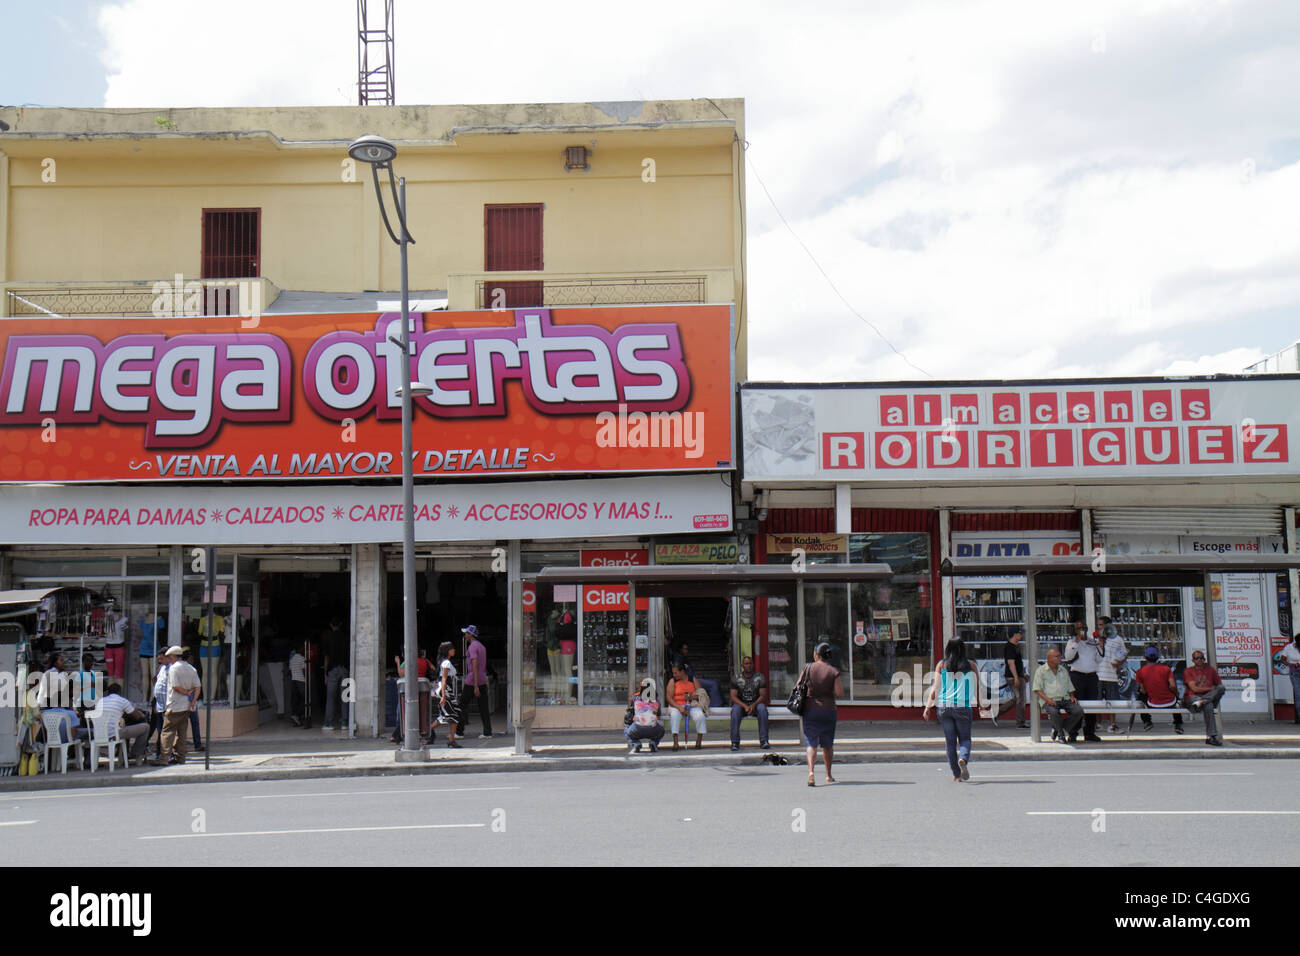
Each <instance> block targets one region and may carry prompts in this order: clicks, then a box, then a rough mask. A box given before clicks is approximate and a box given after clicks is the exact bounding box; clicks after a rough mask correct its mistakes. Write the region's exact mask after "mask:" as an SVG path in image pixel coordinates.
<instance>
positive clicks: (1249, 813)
mask: <svg viewBox="0 0 1300 956" xmlns="http://www.w3.org/2000/svg"><path fill="white" fill-rule="evenodd" d="M1103 812H1104V813H1105V814H1106V816H1108V817H1200V816H1205V817H1215V816H1234V817H1295V816H1300V810H1103ZM1096 814H1097V811H1096V810H1026V811H1025V815H1026V816H1030V817H1091V816H1096Z"/></svg>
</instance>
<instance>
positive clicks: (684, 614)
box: [664, 597, 731, 701]
mask: <svg viewBox="0 0 1300 956" xmlns="http://www.w3.org/2000/svg"><path fill="white" fill-rule="evenodd" d="M665 604H666V605H667V608H666V610H667V620H666V622H665V629H664V636H665V638H666V640H665V653H667V654H668V655H669V658H670V660H671V654H672V648H675V647H676V646H677V645H678V644H682V643H685V644H687V645H689V646H690V649H691V666H692V667H694V668H695V676H696V677H701V678H707V679H710V680H715V681H717V682H718V687H719V689H720V690H721V691H722V697H723V700H724V701H725V700H726V699H727V688H728V686H729V685H730V683H731V677H730V672H731V659H730V657H729V656H728V652H729V644H730V641H731V630H730V628H729V627H728V624H727V611H728V607H729V605H728V602H727V600H726V599H725V598H689V597H682V598H670V599H669V600H668V601H666V602H665ZM668 663H669V662H665V671H666V672H667V673H666V674H665V679H666V678H667V677H670V676H672V675H671V672H668Z"/></svg>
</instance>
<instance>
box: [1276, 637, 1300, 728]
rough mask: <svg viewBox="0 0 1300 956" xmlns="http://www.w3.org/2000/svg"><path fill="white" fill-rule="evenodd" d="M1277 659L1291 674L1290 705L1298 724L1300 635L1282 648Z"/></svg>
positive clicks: (1299, 711)
mask: <svg viewBox="0 0 1300 956" xmlns="http://www.w3.org/2000/svg"><path fill="white" fill-rule="evenodd" d="M1278 657H1279V658H1280V659H1281V660H1282V663H1284V664H1286V666H1287V668H1288V669H1289V670H1290V672H1291V705H1292V707H1293V708H1294V709H1295V722H1296V723H1297V724H1300V634H1296V636H1295V637H1293V638H1292V639H1291V643H1290V644H1288V645H1287V646H1286V647H1284V648H1282V650H1281V651H1280V652H1279V654H1278Z"/></svg>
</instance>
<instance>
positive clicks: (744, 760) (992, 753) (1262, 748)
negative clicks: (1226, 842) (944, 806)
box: [0, 720, 1300, 792]
mask: <svg viewBox="0 0 1300 956" xmlns="http://www.w3.org/2000/svg"><path fill="white" fill-rule="evenodd" d="M1045 726H1046V725H1045ZM977 728H978V733H977V734H976V736H975V737H974V738H973V749H974V753H975V755H976V757H977V759H978V760H979V761H981V762H986V761H1011V760H1153V759H1163V760H1170V759H1174V760H1178V759H1200V758H1215V759H1232V758H1256V759H1258V758H1279V759H1285V758H1291V759H1296V758H1300V726H1297V725H1295V724H1291V723H1283V722H1280V721H1261V722H1259V723H1255V724H1252V723H1247V722H1246V721H1243V720H1236V721H1231V720H1230V721H1229V723H1228V726H1227V728H1226V733H1225V744H1224V746H1222V747H1208V746H1206V745H1205V738H1204V728H1203V727H1202V726H1200V724H1199V722H1191V721H1189V722H1188V725H1187V733H1186V734H1185V735H1184V736H1177V735H1175V734H1174V733H1173V731H1172V729H1171V727H1170V725H1169V724H1168V723H1167V722H1165V723H1157V724H1156V727H1155V729H1154V730H1152V731H1150V732H1143V731H1142V730H1141V725H1140V724H1139V725H1138V728H1137V729H1136V730H1135V731H1134V732H1133V733H1132V734H1118V735H1112V734H1103V735H1102V743H1099V744H1085V743H1078V744H1074V745H1065V744H1059V743H1049V742H1047V740H1046V739H1045V740H1044V742H1043V743H1038V744H1035V743H1033V742H1032V741H1031V740H1030V739H1029V732H1028V731H1026V730H1016V729H1015V727H1014V725H1013V726H1010V727H1009V726H1007V723H1006V722H1005V721H1004V722H1003V723H1002V726H1001V727H999V728H994V727H992V726H990V725H989V724H988V722H987V721H980V722H979V724H978V725H977ZM798 733H799V730H798V725H797V724H795V723H794V722H774V723H773V724H772V749H771V750H770V751H768V752H769V753H774V754H781V755H782V756H784V757H785V758H786V759H787V760H788V761H790V763H792V764H799V763H801V762H802V761H803V759H804V753H803V745H802V743H801V742H800V741H799V739H798ZM1048 734H1049V735H1050V729H1049V730H1048ZM445 741H446V735H445V734H444V733H442V732H440V733H439V735H438V742H437V743H436V744H435V745H434V746H433V747H431V748H429V758H430V759H429V760H428V761H426V762H421V763H398V762H397V761H396V760H395V759H394V751H395V747H394V746H393V744H391V743H389V742H388V741H387V740H375V739H354V740H349V739H347V737H346V736H344V735H342V734H340V733H336V732H322V731H320V730H298V729H295V728H289V727H286V726H283V725H278V724H273V725H269V726H267V727H264V728H261V729H259V730H258V731H257V732H255V733H252V734H247V735H245V736H243V737H237V738H235V739H234V740H226V741H217V742H216V745H215V746H214V747H213V748H212V752H211V754H210V755H209V757H210V762H211V769H209V770H204V769H203V756H204V755H203V754H201V753H200V754H193V753H192V754H190V755H189V762H188V763H186V764H185V765H182V766H171V767H149V766H145V767H131V768H129V769H125V770H124V769H122V768H121V767H119V768H118V769H117V770H116V771H114V772H113V773H109V772H108V769H107V766H108V765H107V764H106V763H102V764H101V768H100V769H99V770H97V771H96V772H95V773H93V774H92V773H90V772H88V771H85V770H69V772H68V773H67V774H60V773H52V774H49V775H44V774H42V775H39V776H36V777H17V776H10V777H0V792H8V791H20V790H51V789H64V788H81V787H105V786H132V785H136V786H156V785H159V784H179V783H205V782H206V783H217V782H231V781H247V780H286V779H309V778H324V777H359V776H402V775H411V774H424V773H484V772H498V771H521V770H530V771H531V770H602V769H627V768H630V767H640V768H644V767H648V766H654V767H662V768H667V767H692V766H695V767H699V766H705V767H734V766H756V765H758V764H761V763H762V762H763V760H764V756H765V753H764V751H761V750H759V749H758V741H757V739H756V737H755V735H754V731H753V730H752V728H749V727H747V728H746V732H745V734H744V736H743V737H742V740H741V750H740V751H739V752H738V753H732V752H731V745H730V741H729V740H728V739H727V735H726V733H725V731H724V732H723V733H722V734H716V733H715V734H710V735H708V736H706V737H705V744H704V747H703V749H701V750H695V749H693V748H692V749H689V750H682V751H678V752H677V753H674V752H673V751H672V747H671V742H672V738H671V737H670V736H668V735H667V734H665V741H667V743H668V746H661V747H660V749H659V752H658V753H656V754H651V753H649V752H648V751H643V752H642V753H640V754H635V755H631V756H629V755H628V752H627V744H626V742H625V741H624V739H623V736H622V734H621V733H620V732H618V731H560V730H556V731H535V732H534V733H533V739H532V744H533V753H531V754H526V755H516V754H515V752H514V746H515V738H514V734H513V733H511V734H509V735H501V734H498V735H497V736H496V737H494V738H492V739H491V740H477V739H473V737H472V736H471V738H470V739H468V740H466V741H465V742H464V747H463V748H462V749H460V750H452V749H449V748H448V747H447V746H446V744H445ZM944 759H945V758H944V743H943V734H942V732H941V731H940V730H939V728H938V727H937V726H936V725H935V724H933V723H929V724H926V723H920V722H918V721H898V722H888V723H883V722H872V723H865V722H845V723H842V724H840V726H839V730H838V734H837V738H836V743H835V761H836V763H933V762H938V763H942V762H943V761H944Z"/></svg>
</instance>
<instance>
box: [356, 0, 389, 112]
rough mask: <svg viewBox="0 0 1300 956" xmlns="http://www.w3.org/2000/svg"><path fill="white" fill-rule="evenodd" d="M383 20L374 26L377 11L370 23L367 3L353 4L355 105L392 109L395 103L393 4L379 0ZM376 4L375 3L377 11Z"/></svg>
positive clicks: (358, 0) (385, 0) (359, 0)
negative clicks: (355, 64)
mask: <svg viewBox="0 0 1300 956" xmlns="http://www.w3.org/2000/svg"><path fill="white" fill-rule="evenodd" d="M380 2H382V3H383V7H384V20H383V23H382V25H381V24H379V23H378V20H379V17H378V15H377V14H378V9H376V11H375V12H376V17H375V20H374V21H373V22H372V21H371V20H370V18H369V16H368V11H367V7H368V6H369V4H368V3H367V0H357V105H358V106H394V105H396V103H397V88H396V78H395V77H394V75H393V0H380ZM378 6H379V2H376V3H375V7H376V8H378Z"/></svg>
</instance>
